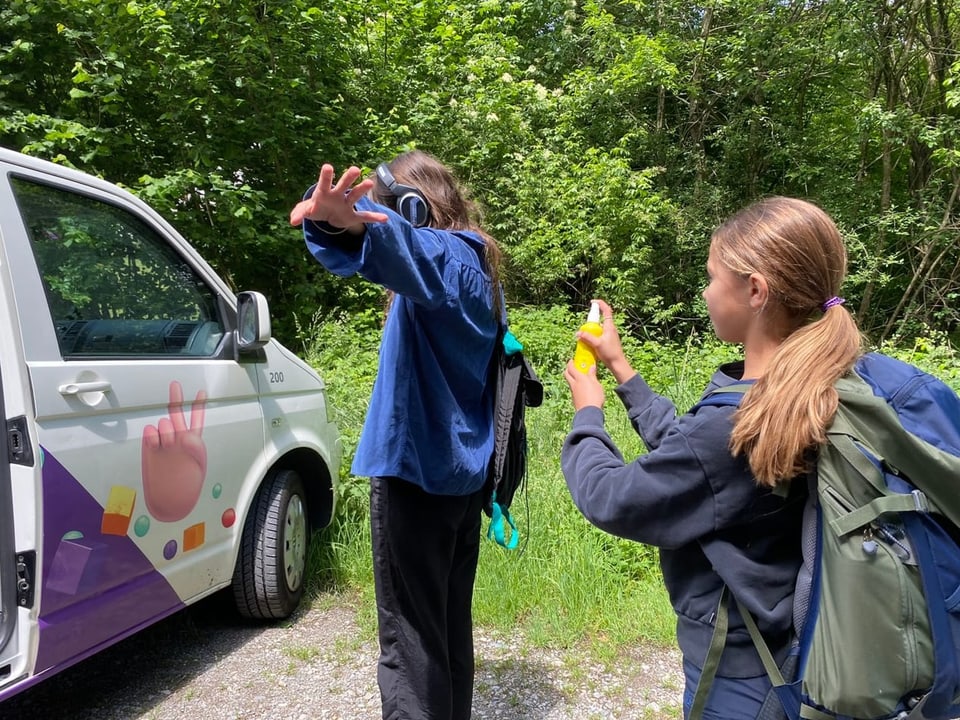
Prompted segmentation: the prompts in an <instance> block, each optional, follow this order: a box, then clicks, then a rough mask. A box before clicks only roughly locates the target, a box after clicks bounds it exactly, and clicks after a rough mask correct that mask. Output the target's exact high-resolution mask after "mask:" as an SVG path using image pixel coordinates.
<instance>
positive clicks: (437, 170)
mask: <svg viewBox="0 0 960 720" xmlns="http://www.w3.org/2000/svg"><path fill="white" fill-rule="evenodd" d="M387 166H388V167H389V168H390V173H391V174H392V175H393V177H394V178H395V179H396V181H397V182H398V183H401V184H403V185H409V186H411V187H414V188H416V189H417V190H418V191H419V192H420V193H421V194H422V195H423V196H424V197H425V198H426V200H427V203H428V204H429V205H430V218H429V220H428V222H427V225H428V226H429V227H433V228H436V229H438V230H469V231H470V232H473V233H476V234H477V235H479V236H480V237H481V238H483V243H484V262H485V263H486V266H487V272H488V273H489V274H490V280H491V285H492V287H493V310H494V315H495V316H496V318H497V320H498V321H499V320H500V319H501V307H500V305H501V303H500V262H501V257H502V256H501V252H500V246H499V245H497V242H496V240H494V239H493V237H492V236H490V235H489V234H488V233H487V232H486V231H485V230H484V229H483V227H482V226H481V214H480V208H479V207H478V205H477V204H476V203H475V202H474V201H473V200H472V199H471V198H470V195H469V193H468V192H467V190H466V188H464V187H463V186H461V185H460V183H459V182H458V181H457V179H456V177H454V175H453V173H452V172H451V171H450V170H449V169H448V168H447V167H446V166H445V165H444V164H443V163H441V162H440V161H439V160H437V159H436V158H435V157H434V156H433V155H430V154H429V153H425V152H423V151H422V150H411V151H409V152H405V153H402V154H401V155H398V156H397V157H395V158H394V159H393V160H392V161H391V162H389V163H388V164H387ZM370 195H371V197H372V198H373V200H374V202H377V203H379V204H380V205H385V206H386V207H388V208H390V209H391V210H396V208H397V198H396V196H395V195H393V193H391V192H390V190H389V189H387V187H386V185H384V184H383V183H382V182H381V181H380V179H379V177H378V178H377V182H376V183H375V184H374V186H373V188H372V189H371V190H370ZM390 300H392V295H390V296H389V297H388V299H387V302H388V304H389V302H390Z"/></svg>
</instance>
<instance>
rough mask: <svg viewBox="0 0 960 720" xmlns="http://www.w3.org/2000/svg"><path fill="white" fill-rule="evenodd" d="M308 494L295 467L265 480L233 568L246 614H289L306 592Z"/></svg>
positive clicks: (236, 598)
mask: <svg viewBox="0 0 960 720" xmlns="http://www.w3.org/2000/svg"><path fill="white" fill-rule="evenodd" d="M309 539H310V538H309V522H308V520H307V495H306V493H305V492H304V488H303V481H302V480H301V479H300V476H299V475H298V474H297V473H296V472H294V471H292V470H281V471H279V472H277V473H276V474H274V475H273V476H272V477H270V478H267V479H266V480H265V481H264V483H263V485H261V487H260V490H259V491H258V492H257V496H256V498H254V501H253V505H252V506H251V507H250V512H249V513H248V514H247V520H246V523H244V528H243V537H242V539H241V542H240V553H239V555H238V556H237V565H236V568H235V569H234V572H233V599H234V602H235V603H236V606H237V610H238V611H239V612H240V614H241V615H242V616H243V617H246V618H250V619H252V620H273V619H278V618H285V617H289V616H290V614H291V613H293V611H294V610H296V608H297V605H298V604H299V603H300V597H301V596H302V595H303V582H304V576H305V574H306V568H307V548H308V545H309Z"/></svg>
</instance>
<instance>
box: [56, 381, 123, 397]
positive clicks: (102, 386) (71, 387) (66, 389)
mask: <svg viewBox="0 0 960 720" xmlns="http://www.w3.org/2000/svg"><path fill="white" fill-rule="evenodd" d="M57 390H59V391H60V394H61V395H79V394H80V393H92V392H102V393H105V392H110V391H111V390H113V386H112V385H110V383H109V382H108V381H107V380H96V381H94V382H72V383H67V384H65V385H61V386H60V387H59V388H57Z"/></svg>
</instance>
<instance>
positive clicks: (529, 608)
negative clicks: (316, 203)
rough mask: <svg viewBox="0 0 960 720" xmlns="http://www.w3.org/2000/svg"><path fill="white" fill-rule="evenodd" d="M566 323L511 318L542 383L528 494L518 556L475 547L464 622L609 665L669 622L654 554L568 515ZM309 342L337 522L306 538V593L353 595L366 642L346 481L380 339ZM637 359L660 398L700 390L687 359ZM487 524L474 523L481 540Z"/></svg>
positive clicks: (665, 635)
mask: <svg viewBox="0 0 960 720" xmlns="http://www.w3.org/2000/svg"><path fill="white" fill-rule="evenodd" d="M576 322H577V321H576V319H575V318H574V317H572V316H567V315H564V314H563V311H560V310H557V309H549V310H546V311H530V312H525V313H521V312H513V311H512V312H511V325H512V327H513V329H514V332H515V333H516V334H517V335H518V337H520V339H521V340H522V341H523V342H524V343H525V344H526V353H527V354H528V356H529V357H530V358H531V360H532V362H533V363H534V365H535V367H536V368H537V371H538V373H539V374H540V375H541V379H542V380H543V381H544V386H545V399H544V404H543V406H541V407H539V408H531V409H529V410H528V412H527V430H528V435H529V445H530V454H529V459H528V465H529V471H528V479H527V487H526V490H525V492H522V493H521V494H518V496H517V497H516V498H515V499H514V503H513V508H512V510H513V513H514V516H515V518H516V521H517V524H518V526H519V529H520V533H521V543H520V545H521V548H522V551H521V550H513V551H510V550H506V549H504V548H502V547H500V546H499V545H497V544H496V543H494V542H493V541H492V540H487V539H486V538H484V540H483V542H482V544H481V551H480V562H479V567H478V571H477V582H476V590H475V593H474V618H475V622H476V624H477V625H478V626H485V627H489V628H492V629H496V630H499V631H503V632H520V633H522V634H523V635H524V636H525V637H526V638H527V639H528V640H529V641H530V642H533V643H534V644H536V645H541V646H544V647H572V646H575V645H576V646H584V645H586V646H588V647H590V648H592V649H593V650H594V651H595V653H596V654H597V656H598V657H601V658H603V657H608V658H615V657H616V655H617V653H618V652H619V651H620V650H621V649H622V648H623V647H625V646H629V645H632V644H635V643H637V642H641V641H649V642H655V643H661V644H672V643H674V616H673V612H672V610H671V608H670V605H669V602H668V600H667V595H666V591H665V589H664V587H663V582H662V578H661V576H660V571H659V564H658V561H657V552H656V550H655V549H653V548H650V547H645V546H643V545H640V544H638V543H634V542H631V541H628V540H623V539H620V538H616V537H613V536H611V535H609V534H607V533H604V532H602V531H600V530H598V529H597V528H595V527H593V526H591V525H590V524H589V523H588V522H587V521H586V520H585V519H584V518H583V516H582V515H581V514H580V513H579V511H578V510H577V509H576V507H574V505H573V502H572V501H571V499H570V495H569V492H568V491H567V487H566V484H565V482H564V479H563V475H562V473H561V471H560V449H561V446H562V444H563V440H564V437H565V435H566V433H567V431H568V429H569V426H570V422H571V419H572V417H573V407H572V405H571V404H570V399H569V391H568V389H567V387H566V383H565V382H564V381H563V377H562V370H563V365H564V363H565V362H566V359H567V357H568V356H569V353H570V352H572V348H573V332H574V329H575V328H576ZM566 327H570V328H572V329H570V330H569V331H567V330H565V328H566ZM312 337H313V338H314V341H313V342H312V343H310V344H309V345H308V346H307V348H306V351H307V357H308V359H309V360H310V362H311V363H312V364H313V365H314V366H315V367H317V368H318V369H319V370H320V372H321V374H322V375H323V377H324V378H325V380H326V381H327V384H328V388H329V397H330V402H331V406H332V408H333V412H334V413H335V417H336V420H337V422H338V424H339V426H340V430H341V433H342V435H343V440H344V447H345V455H344V467H343V471H342V473H341V478H340V488H339V491H338V511H337V515H336V517H335V519H334V522H333V524H332V525H331V526H330V527H329V528H327V529H326V530H324V531H323V532H321V533H319V534H318V535H317V536H316V537H315V539H314V546H313V548H312V549H313V552H312V553H311V562H312V566H311V569H310V577H311V579H312V585H311V589H312V590H313V591H317V590H324V591H329V590H333V591H337V592H345V593H349V594H350V595H351V596H352V597H355V598H356V607H357V608H358V610H359V621H360V623H361V626H362V627H364V628H365V630H366V631H369V632H370V633H372V632H373V629H374V628H375V626H376V610H375V603H374V593H373V575H372V566H371V557H370V526H369V505H368V481H367V480H366V478H356V477H352V476H351V475H350V474H349V465H350V461H351V459H352V452H353V449H354V448H355V447H356V441H357V438H358V437H359V433H360V429H361V427H362V423H363V417H364V413H365V412H366V404H367V399H368V398H369V394H370V389H371V387H372V382H373V377H374V373H375V371H376V355H377V346H378V343H379V332H378V331H373V330H370V329H357V328H355V327H352V326H351V325H350V323H349V322H348V321H347V320H346V319H343V318H340V319H335V320H331V321H328V322H326V323H323V324H321V325H319V326H318V327H317V328H315V329H314V332H313V335H312ZM635 350H636V355H637V357H638V358H639V360H638V362H639V363H640V364H644V363H645V364H647V365H649V370H650V372H651V373H653V374H655V375H657V376H658V377H669V378H670V380H669V382H667V383H666V384H669V385H671V388H668V389H666V390H668V391H670V392H677V391H678V390H679V392H680V393H681V394H682V392H683V389H684V388H685V387H686V378H685V377H684V373H686V374H692V375H693V376H695V377H696V380H695V382H697V383H698V384H699V387H702V385H703V382H704V380H705V377H703V373H702V372H696V371H691V368H689V367H688V363H689V361H688V360H687V359H685V358H682V357H681V358H679V360H678V361H679V363H680V371H681V372H679V373H678V372H677V368H676V367H673V366H671V363H665V362H664V361H663V356H662V354H661V353H660V349H659V348H656V347H653V346H645V347H640V346H638V347H637V348H636V349H635ZM713 360H714V359H713V358H710V359H709V362H711V363H713ZM711 369H712V368H711ZM707 374H709V373H707ZM608 382H609V380H608ZM611 388H612V385H611ZM691 397H695V395H693V396H691ZM606 411H607V418H608V428H609V429H610V431H611V434H612V435H613V436H614V437H615V438H616V439H617V441H618V442H620V443H621V447H622V449H623V451H624V454H625V455H626V456H627V457H630V456H631V455H636V454H638V453H640V452H642V445H641V443H640V441H639V438H638V437H637V436H636V434H635V433H634V431H633V429H632V428H631V427H630V425H629V421H628V420H627V418H626V414H625V412H624V411H623V408H622V406H621V404H620V402H619V400H617V399H616V397H615V396H614V395H613V394H612V392H611V393H609V396H608V403H607V407H606ZM488 523H489V521H488V520H487V518H486V517H484V519H483V531H484V533H486V530H487V527H488Z"/></svg>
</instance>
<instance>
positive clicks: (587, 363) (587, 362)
mask: <svg viewBox="0 0 960 720" xmlns="http://www.w3.org/2000/svg"><path fill="white" fill-rule="evenodd" d="M580 332H584V333H590V334H591V335H595V336H596V337H600V333H602V332H603V326H602V325H601V324H600V306H599V305H598V304H597V303H596V302H592V303H590V312H589V313H587V321H586V322H585V323H584V324H583V325H581V326H580ZM573 364H574V365H576V367H577V370H579V371H580V372H582V373H584V374H586V373H587V372H589V371H590V368H591V367H593V366H594V365H596V364H597V356H596V354H595V353H594V352H593V348H592V347H590V346H589V345H587V344H586V343H585V342H583V341H582V340H579V339H578V340H577V349H576V350H575V351H574V353H573Z"/></svg>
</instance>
